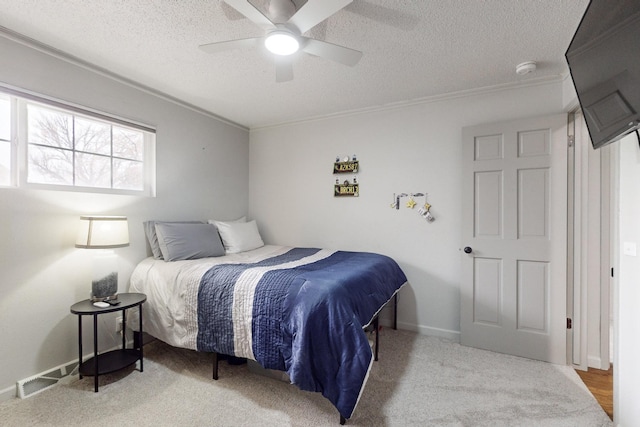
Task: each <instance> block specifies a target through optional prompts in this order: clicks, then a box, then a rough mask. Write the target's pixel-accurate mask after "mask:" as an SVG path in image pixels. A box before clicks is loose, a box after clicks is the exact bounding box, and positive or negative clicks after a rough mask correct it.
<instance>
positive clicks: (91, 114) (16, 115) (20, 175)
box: [0, 84, 156, 197]
mask: <svg viewBox="0 0 640 427" xmlns="http://www.w3.org/2000/svg"><path fill="white" fill-rule="evenodd" d="M0 94H2V95H5V96H8V97H9V99H10V100H11V111H12V114H11V121H12V130H11V138H12V139H11V141H12V149H11V168H12V169H11V180H10V181H11V182H10V186H11V187H14V188H25V189H37V190H55V191H70V192H83V193H105V194H121V195H133V196H148V197H155V196H156V183H155V181H156V161H155V158H156V153H155V128H153V127H150V126H148V125H143V124H140V123H136V122H133V121H130V120H126V119H122V118H120V117H116V116H113V115H110V114H106V113H102V112H99V111H95V110H91V109H88V108H86V107H81V106H77V105H73V104H70V103H66V102H63V101H59V100H54V99H51V98H47V97H44V96H41V95H37V94H33V93H31V92H26V91H23V90H20V89H15V88H8V87H5V86H3V85H1V84H0ZM29 104H33V105H36V106H42V107H44V108H50V109H54V110H60V111H62V112H64V113H67V114H71V115H73V116H75V117H80V118H86V119H89V120H94V121H96V120H97V121H102V122H106V123H108V124H110V125H113V126H117V127H122V128H129V129H133V130H137V131H142V133H143V135H144V140H143V144H144V154H143V158H142V160H141V161H142V167H143V189H142V190H125V189H115V188H101V187H86V186H80V185H75V184H72V185H62V184H47V183H30V182H28V181H27V174H28V145H29V144H28V132H27V127H28V121H27V105H29ZM73 150H74V151H75V148H74V149H73ZM107 157H111V158H114V156H112V155H110V156H107ZM3 187H5V186H3ZM5 188H6V187H5Z"/></svg>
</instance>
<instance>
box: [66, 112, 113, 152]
mask: <svg viewBox="0 0 640 427" xmlns="http://www.w3.org/2000/svg"><path fill="white" fill-rule="evenodd" d="M75 124H76V128H75V134H76V150H79V151H86V152H88V153H96V154H106V155H111V125H108V124H105V123H102V122H97V121H94V120H88V119H85V118H81V117H76V123H75Z"/></svg>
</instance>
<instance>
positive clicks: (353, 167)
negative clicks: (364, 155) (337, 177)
mask: <svg viewBox="0 0 640 427" xmlns="http://www.w3.org/2000/svg"><path fill="white" fill-rule="evenodd" d="M358 163H359V162H358V160H356V155H355V154H354V155H353V157H351V159H349V156H346V157H343V158H342V159H341V158H340V156H338V157H336V161H335V162H334V163H333V173H334V174H336V173H358Z"/></svg>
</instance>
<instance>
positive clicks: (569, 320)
mask: <svg viewBox="0 0 640 427" xmlns="http://www.w3.org/2000/svg"><path fill="white" fill-rule="evenodd" d="M567 329H571V319H570V318H568V317H567Z"/></svg>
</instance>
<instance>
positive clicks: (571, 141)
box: [567, 135, 576, 147]
mask: <svg viewBox="0 0 640 427" xmlns="http://www.w3.org/2000/svg"><path fill="white" fill-rule="evenodd" d="M575 142H576V137H575V136H573V135H569V136H567V143H568V145H569V147H573V145H574V144H575Z"/></svg>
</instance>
